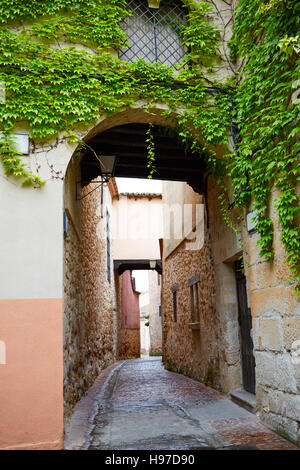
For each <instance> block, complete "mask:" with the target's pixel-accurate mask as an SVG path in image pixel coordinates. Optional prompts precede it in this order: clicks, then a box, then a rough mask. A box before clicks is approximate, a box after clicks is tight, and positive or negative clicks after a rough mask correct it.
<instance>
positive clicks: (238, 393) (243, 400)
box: [229, 388, 256, 414]
mask: <svg viewBox="0 0 300 470" xmlns="http://www.w3.org/2000/svg"><path fill="white" fill-rule="evenodd" d="M229 395H230V398H231V400H232V401H233V402H234V403H236V404H237V405H239V406H241V407H243V408H245V409H246V410H248V411H251V413H254V414H255V413H256V396H255V395H254V394H253V393H249V392H247V391H246V390H244V389H243V388H238V389H237V390H233V391H232V392H230V393H229Z"/></svg>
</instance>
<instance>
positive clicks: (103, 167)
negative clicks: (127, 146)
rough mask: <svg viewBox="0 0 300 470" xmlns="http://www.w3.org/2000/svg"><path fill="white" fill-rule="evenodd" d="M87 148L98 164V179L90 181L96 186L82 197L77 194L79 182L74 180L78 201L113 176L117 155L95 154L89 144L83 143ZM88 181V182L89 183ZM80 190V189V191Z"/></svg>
mask: <svg viewBox="0 0 300 470" xmlns="http://www.w3.org/2000/svg"><path fill="white" fill-rule="evenodd" d="M85 145H86V146H87V147H88V148H89V149H91V150H92V151H93V153H94V155H95V157H96V158H97V160H98V162H99V164H100V178H101V179H100V181H91V183H92V184H97V186H96V188H94V189H92V190H91V191H90V192H89V193H87V194H85V195H84V196H83V197H82V196H81V194H79V191H78V186H79V185H80V182H76V201H80V200H82V199H84V198H85V197H87V196H88V195H89V194H91V193H93V192H94V191H96V189H98V188H100V186H104V185H105V184H107V183H108V182H109V180H110V179H111V178H113V177H114V174H115V168H116V161H117V157H116V156H115V155H97V154H96V152H95V151H94V149H92V148H91V147H90V146H89V145H87V144H85ZM91 183H90V184H91ZM80 192H81V191H80Z"/></svg>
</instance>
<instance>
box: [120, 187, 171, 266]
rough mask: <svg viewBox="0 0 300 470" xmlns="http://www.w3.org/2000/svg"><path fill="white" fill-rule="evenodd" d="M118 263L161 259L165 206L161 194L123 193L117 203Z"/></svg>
mask: <svg viewBox="0 0 300 470" xmlns="http://www.w3.org/2000/svg"><path fill="white" fill-rule="evenodd" d="M113 214H114V220H115V224H114V246H115V249H114V257H115V259H116V260H123V259H127V260H134V259H160V250H159V241H158V240H159V238H162V204H161V196H160V195H152V196H150V197H147V196H145V197H143V196H141V195H136V196H134V195H126V194H120V196H119V197H118V198H115V199H114V201H113Z"/></svg>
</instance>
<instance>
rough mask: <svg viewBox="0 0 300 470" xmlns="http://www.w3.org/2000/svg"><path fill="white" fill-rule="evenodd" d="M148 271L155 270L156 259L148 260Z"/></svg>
mask: <svg viewBox="0 0 300 470" xmlns="http://www.w3.org/2000/svg"><path fill="white" fill-rule="evenodd" d="M149 265H150V269H155V268H156V259H149Z"/></svg>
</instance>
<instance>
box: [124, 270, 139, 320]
mask: <svg viewBox="0 0 300 470" xmlns="http://www.w3.org/2000/svg"><path fill="white" fill-rule="evenodd" d="M122 328H140V308H139V294H138V293H137V292H135V290H134V286H133V282H132V278H131V271H125V272H124V273H123V274H122Z"/></svg>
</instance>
